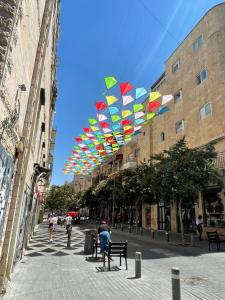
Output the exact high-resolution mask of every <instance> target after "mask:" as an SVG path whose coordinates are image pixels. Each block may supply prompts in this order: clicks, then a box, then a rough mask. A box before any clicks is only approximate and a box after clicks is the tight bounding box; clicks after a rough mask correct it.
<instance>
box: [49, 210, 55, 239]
mask: <svg viewBox="0 0 225 300" xmlns="http://www.w3.org/2000/svg"><path fill="white" fill-rule="evenodd" d="M53 219H54V218H53V215H50V216H49V218H48V232H49V240H50V242H52V235H53V229H54V222H53V221H54V220H53Z"/></svg>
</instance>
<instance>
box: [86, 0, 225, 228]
mask: <svg viewBox="0 0 225 300" xmlns="http://www.w3.org/2000/svg"><path fill="white" fill-rule="evenodd" d="M224 16H225V4H224V3H222V4H219V5H217V6H215V7H213V8H212V9H210V10H209V11H208V12H207V13H206V14H205V15H204V17H203V18H202V19H201V20H200V21H199V23H198V24H197V25H196V26H195V27H194V28H193V30H192V31H191V32H190V33H189V34H188V36H187V37H186V38H185V39H184V41H183V42H182V43H181V44H180V45H179V46H178V48H177V49H176V50H175V51H174V52H173V53H172V54H171V56H170V57H169V58H168V59H167V61H166V63H165V71H164V73H163V74H162V75H161V76H160V78H159V79H158V80H156V82H155V83H154V84H153V85H152V87H151V90H152V91H159V92H160V93H161V94H162V95H168V94H172V95H173V96H174V100H173V101H171V102H170V103H168V107H169V110H170V111H169V112H167V113H166V114H162V115H161V116H159V117H157V118H155V119H153V121H152V123H151V124H150V125H149V126H145V127H143V128H142V130H141V134H140V135H138V136H135V137H134V138H133V140H132V142H130V143H128V144H127V145H125V146H124V147H122V148H121V149H120V150H119V151H118V152H117V153H116V154H115V155H114V156H113V158H110V159H109V161H108V162H106V163H105V164H103V165H101V166H100V167H98V168H97V169H96V170H95V171H94V172H93V174H92V183H93V184H97V183H99V182H100V181H101V180H104V179H106V178H108V177H109V176H111V175H110V174H112V173H113V172H115V171H116V172H118V171H122V170H124V169H127V168H135V167H136V166H137V165H138V164H139V163H140V162H145V161H146V162H147V161H148V159H149V158H150V157H151V156H152V155H154V154H158V153H161V152H162V151H163V150H165V149H168V148H169V147H171V146H172V145H174V144H175V143H176V141H178V140H179V139H180V138H181V137H183V136H185V138H186V141H187V144H188V147H190V148H199V147H202V146H204V145H206V144H207V143H209V142H215V149H216V152H217V159H216V166H217V168H218V169H219V173H220V175H221V178H222V180H223V181H224V175H225V118H224V113H225V100H224V99H225V81H224V80H225V18H224ZM118 154H120V155H119V156H120V159H117V155H118ZM110 161H114V164H113V165H114V167H113V168H112V164H111V166H110ZM224 207H225V197H224V191H221V189H220V188H219V187H217V186H209V187H208V189H207V191H205V192H204V193H203V194H202V193H199V198H198V199H196V205H195V207H183V212H182V214H183V222H184V226H185V231H186V232H191V231H193V230H195V219H196V217H197V216H198V215H202V216H203V219H204V225H205V230H208V229H210V228H212V227H213V228H215V227H216V228H217V230H218V231H224V230H225V211H224ZM142 226H143V227H144V228H146V229H154V230H165V231H171V232H174V233H176V232H179V231H180V228H179V221H178V212H177V207H176V206H175V205H169V206H166V205H165V203H163V202H159V204H157V205H148V204H143V207H142ZM223 228H224V229H223Z"/></svg>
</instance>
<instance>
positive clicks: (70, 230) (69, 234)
mask: <svg viewBox="0 0 225 300" xmlns="http://www.w3.org/2000/svg"><path fill="white" fill-rule="evenodd" d="M67 232H68V237H67V248H70V244H71V232H72V226H70V227H69V228H68V229H67Z"/></svg>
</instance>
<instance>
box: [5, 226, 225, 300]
mask: <svg viewBox="0 0 225 300" xmlns="http://www.w3.org/2000/svg"><path fill="white" fill-rule="evenodd" d="M85 231H86V229H85V228H84V227H73V231H72V242H71V249H67V248H66V241H67V236H66V234H65V229H64V228H61V227H59V226H58V227H57V230H56V233H55V236H54V240H53V243H49V240H48V235H47V225H45V224H42V225H40V226H39V229H38V231H37V233H36V235H35V237H34V239H33V240H32V241H31V243H30V245H29V249H28V251H27V253H26V255H25V256H24V258H23V259H22V260H21V261H20V262H19V263H18V264H17V265H16V268H15V270H14V273H13V276H12V281H11V283H10V284H9V286H8V288H7V294H6V295H5V296H4V297H3V300H53V299H54V300H62V299H65V300H70V299H73V300H74V299H75V300H76V299H79V300H83V299H84V300H86V299H96V300H98V299H99V300H105V299H112V300H114V299H115V300H118V299H120V300H127V299H129V300H136V299H142V300H145V299H146V300H147V299H150V300H154V299H155V300H164V299H165V300H166V299H171V266H178V267H180V269H181V270H182V272H181V286H182V289H181V290H182V300H191V299H208V300H212V299H214V300H215V299H218V300H219V299H220V300H222V299H225V298H223V296H224V297H225V288H224V283H223V282H224V275H223V274H224V272H223V266H222V264H223V263H224V260H225V259H224V253H214V254H213V255H215V256H214V257H213V258H212V257H211V254H210V255H209V254H206V255H205V256H200V255H199V254H197V255H196V256H195V257H194V256H189V257H188V256H186V257H185V256H180V255H177V254H176V253H175V252H174V251H171V249H170V250H168V251H166V250H165V249H160V246H154V245H152V246H151V248H150V249H149V246H148V243H147V246H145V245H144V244H143V243H142V244H141V243H140V244H139V243H137V240H136V239H134V241H132V240H131V239H130V242H129V245H128V249H129V250H130V252H129V253H128V254H129V255H128V271H126V270H125V265H124V261H122V267H120V268H119V271H111V272H108V271H106V272H98V271H97V269H96V267H99V266H102V262H89V261H87V260H86V259H85V258H86V256H85V255H84V254H83V248H84V236H85ZM114 234H115V238H118V236H116V235H117V234H116V232H115V233H113V235H114ZM135 247H138V248H139V249H141V248H142V249H143V250H142V249H141V251H143V255H144V252H146V253H153V254H154V256H155V257H151V258H150V257H149V258H148V259H143V266H142V274H143V275H142V278H141V279H135V278H134V274H135V270H134V265H135V262H134V253H135V252H134V251H137V250H135ZM154 247H155V248H154ZM201 261H202V264H201V263H200V262H201ZM210 264H211V265H210ZM113 265H116V266H119V258H114V259H113V262H112V266H113ZM196 265H197V266H198V268H197V269H196V268H195V266H196ZM220 266H221V268H220ZM203 267H204V270H203ZM208 268H209V270H208V273H205V269H206V270H207V269H208ZM215 270H217V272H216V274H215V276H214V277H215V278H214V280H212V278H211V273H213V274H214V273H215ZM193 275H194V276H193ZM218 279H219V280H220V281H221V282H218ZM196 281H197V285H196Z"/></svg>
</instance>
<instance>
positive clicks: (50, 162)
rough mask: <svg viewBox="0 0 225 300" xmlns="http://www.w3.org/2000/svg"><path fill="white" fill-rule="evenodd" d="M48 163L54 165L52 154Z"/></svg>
mask: <svg viewBox="0 0 225 300" xmlns="http://www.w3.org/2000/svg"><path fill="white" fill-rule="evenodd" d="M48 163H49V164H53V155H52V154H49V155H48Z"/></svg>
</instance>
